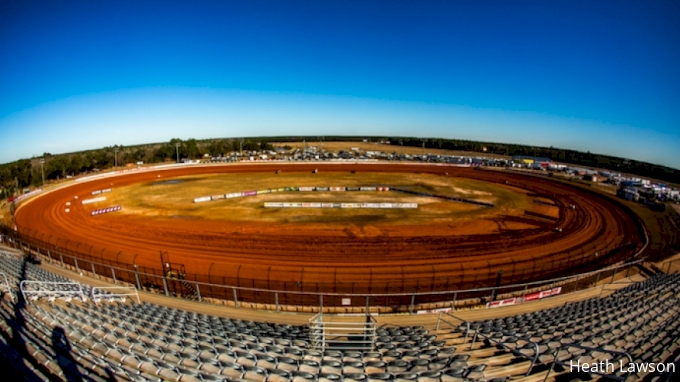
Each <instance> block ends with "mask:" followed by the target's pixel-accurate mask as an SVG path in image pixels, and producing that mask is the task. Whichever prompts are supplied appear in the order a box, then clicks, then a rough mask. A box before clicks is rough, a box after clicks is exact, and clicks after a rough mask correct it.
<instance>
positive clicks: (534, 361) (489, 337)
mask: <svg viewBox="0 0 680 382" xmlns="http://www.w3.org/2000/svg"><path fill="white" fill-rule="evenodd" d="M477 328H479V325H478V326H477ZM490 329H492V330H494V331H495V332H500V333H501V334H503V335H506V336H508V337H515V338H517V339H518V340H522V341H526V342H528V343H530V344H532V345H534V358H533V359H532V358H529V356H528V355H526V354H524V353H522V352H520V351H519V350H517V348H511V347H510V346H508V345H506V344H505V343H503V342H502V341H498V340H496V339H494V338H492V337H491V336H488V335H486V334H484V333H480V332H479V330H478V329H475V335H474V337H473V338H472V343H470V349H472V346H474V344H475V342H476V341H477V336H478V335H479V336H482V337H484V338H486V339H487V340H489V341H494V342H495V343H497V344H498V345H501V346H503V347H504V348H506V349H508V350H510V352H511V353H512V354H515V355H518V356H520V357H525V358H526V359H528V360H529V361H531V366H529V369H528V370H527V373H526V375H527V376H528V375H529V373H531V369H533V368H534V365H536V361H537V360H538V356H539V350H538V344H537V343H536V342H534V341H532V340H531V339H530V338H527V337H521V336H517V335H513V334H510V333H508V332H506V331H505V330H503V329H501V328H498V327H495V326H491V327H490Z"/></svg>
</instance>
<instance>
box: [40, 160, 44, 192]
mask: <svg viewBox="0 0 680 382" xmlns="http://www.w3.org/2000/svg"><path fill="white" fill-rule="evenodd" d="M44 165H45V158H41V159H40V173H41V174H42V185H43V187H45V168H44Z"/></svg>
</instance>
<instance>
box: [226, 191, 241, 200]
mask: <svg viewBox="0 0 680 382" xmlns="http://www.w3.org/2000/svg"><path fill="white" fill-rule="evenodd" d="M224 197H225V198H226V199H232V198H240V197H241V193H240V192H234V193H231V194H224Z"/></svg>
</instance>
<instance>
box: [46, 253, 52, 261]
mask: <svg viewBox="0 0 680 382" xmlns="http://www.w3.org/2000/svg"><path fill="white" fill-rule="evenodd" d="M47 257H48V258H49V259H50V263H51V262H52V254H51V253H50V251H49V250H47Z"/></svg>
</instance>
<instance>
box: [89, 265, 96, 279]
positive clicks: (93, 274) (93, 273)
mask: <svg viewBox="0 0 680 382" xmlns="http://www.w3.org/2000/svg"><path fill="white" fill-rule="evenodd" d="M90 265H91V266H92V277H95V276H97V271H95V270H94V263H93V262H91V261H90Z"/></svg>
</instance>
